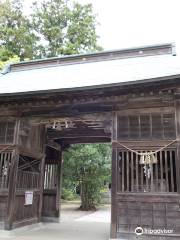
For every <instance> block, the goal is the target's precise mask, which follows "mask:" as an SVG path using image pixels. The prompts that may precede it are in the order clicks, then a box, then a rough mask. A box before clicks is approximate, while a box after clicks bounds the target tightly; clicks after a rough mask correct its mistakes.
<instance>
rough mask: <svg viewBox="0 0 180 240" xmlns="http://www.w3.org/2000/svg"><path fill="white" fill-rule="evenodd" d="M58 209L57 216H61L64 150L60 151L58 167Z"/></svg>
mask: <svg viewBox="0 0 180 240" xmlns="http://www.w3.org/2000/svg"><path fill="white" fill-rule="evenodd" d="M56 191H57V192H56V209H57V217H58V218H59V217H60V202H61V191H62V151H61V152H60V159H59V162H58V169H57V189H56Z"/></svg>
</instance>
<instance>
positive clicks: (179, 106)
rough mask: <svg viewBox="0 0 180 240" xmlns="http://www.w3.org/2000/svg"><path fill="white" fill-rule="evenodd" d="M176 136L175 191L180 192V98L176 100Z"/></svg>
mask: <svg viewBox="0 0 180 240" xmlns="http://www.w3.org/2000/svg"><path fill="white" fill-rule="evenodd" d="M176 136H177V159H176V175H177V177H176V182H177V192H178V193H180V183H179V180H180V99H178V100H176Z"/></svg>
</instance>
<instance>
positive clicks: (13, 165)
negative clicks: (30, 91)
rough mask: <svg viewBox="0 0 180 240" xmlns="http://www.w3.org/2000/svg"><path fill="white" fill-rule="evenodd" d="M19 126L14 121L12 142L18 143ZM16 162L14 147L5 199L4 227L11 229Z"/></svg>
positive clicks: (17, 159)
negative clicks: (5, 215)
mask: <svg viewBox="0 0 180 240" xmlns="http://www.w3.org/2000/svg"><path fill="white" fill-rule="evenodd" d="M19 127H20V120H17V121H16V126H15V133H14V134H15V137H14V143H15V144H16V145H17V144H18V133H19ZM18 163H19V151H18V148H17V147H16V148H15V150H14V151H13V156H12V160H11V167H10V174H9V193H8V201H7V218H6V221H5V229H6V230H11V229H12V227H13V220H14V211H15V193H16V184H17V171H18Z"/></svg>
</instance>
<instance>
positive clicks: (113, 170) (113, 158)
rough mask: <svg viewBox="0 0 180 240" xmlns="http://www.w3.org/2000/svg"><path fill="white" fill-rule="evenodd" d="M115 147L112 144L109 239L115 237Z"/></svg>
mask: <svg viewBox="0 0 180 240" xmlns="http://www.w3.org/2000/svg"><path fill="white" fill-rule="evenodd" d="M116 163H117V149H116V148H114V147H113V146H112V167H111V171H112V172H111V175H112V184H111V233H110V237H111V239H115V238H117V206H116V188H117V184H116V182H117V179H116V178H117V174H116V169H117V168H116Z"/></svg>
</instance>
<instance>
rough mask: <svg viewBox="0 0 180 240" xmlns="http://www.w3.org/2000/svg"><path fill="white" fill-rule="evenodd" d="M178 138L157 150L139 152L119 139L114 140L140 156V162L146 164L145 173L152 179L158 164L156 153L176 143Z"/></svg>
mask: <svg viewBox="0 0 180 240" xmlns="http://www.w3.org/2000/svg"><path fill="white" fill-rule="evenodd" d="M176 141H177V140H173V141H172V142H170V143H168V144H167V145H165V146H164V147H162V148H160V149H158V150H156V151H145V152H139V151H135V150H133V149H131V148H129V147H127V146H126V145H124V144H122V143H120V142H117V141H113V143H116V144H118V145H120V146H121V147H124V148H126V149H127V150H129V151H130V152H133V153H135V154H136V155H139V156H140V160H139V164H141V165H144V167H143V169H144V175H145V176H147V177H148V179H150V177H151V173H152V171H153V167H152V165H153V164H157V157H156V154H157V153H158V152H160V151H162V150H163V149H165V148H167V147H168V146H170V145H172V144H173V143H175V142H176Z"/></svg>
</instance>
